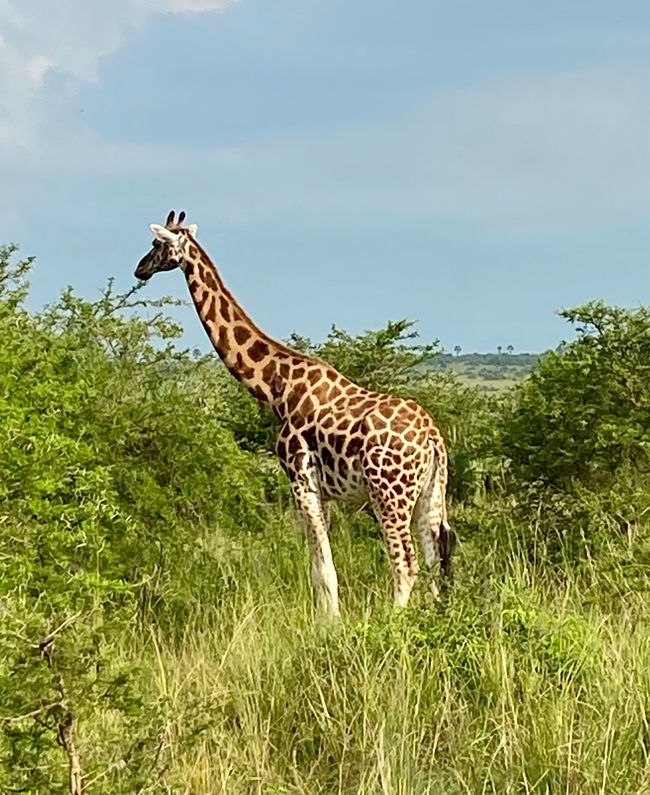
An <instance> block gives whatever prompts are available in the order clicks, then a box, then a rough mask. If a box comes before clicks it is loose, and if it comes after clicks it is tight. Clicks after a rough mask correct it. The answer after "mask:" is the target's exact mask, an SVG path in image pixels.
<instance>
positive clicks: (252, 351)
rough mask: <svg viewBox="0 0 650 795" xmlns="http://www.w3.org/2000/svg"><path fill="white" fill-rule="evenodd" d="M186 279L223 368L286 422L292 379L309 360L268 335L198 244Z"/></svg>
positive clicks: (191, 256)
mask: <svg viewBox="0 0 650 795" xmlns="http://www.w3.org/2000/svg"><path fill="white" fill-rule="evenodd" d="M185 278H186V280H187V284H188V287H189V290H190V295H191V296H192V300H193V301H194V306H195V307H196V311H197V312H198V315H199V317H200V319H201V322H202V323H203V327H204V328H205V330H206V332H207V335H208V337H209V338H210V341H211V342H212V345H213V346H214V348H215V350H216V351H217V353H218V354H219V356H220V357H221V359H222V360H223V362H224V364H225V365H226V367H227V368H228V370H230V372H231V373H232V374H233V376H234V377H235V378H236V379H237V380H238V381H241V382H242V383H243V384H244V385H245V386H246V387H247V388H248V389H249V390H250V392H252V393H253V395H254V396H255V397H256V398H258V400H260V401H261V402H263V403H268V404H269V405H270V406H271V407H272V408H273V409H274V411H275V412H276V414H278V415H280V416H283V414H284V411H283V408H284V403H285V401H286V396H287V393H288V392H289V391H290V389H291V385H290V384H289V383H288V378H289V374H290V373H291V372H292V370H294V369H295V367H296V366H297V365H299V364H300V362H301V361H304V362H305V363H309V362H313V361H314V360H313V359H311V358H310V357H307V356H304V355H302V354H300V353H298V352H297V351H293V350H291V349H290V348H287V347H285V346H284V345H282V344H281V343H279V342H277V341H276V340H273V339H272V338H271V337H269V336H267V335H266V334H264V332H263V331H261V330H260V329H259V328H258V327H257V326H256V325H255V323H253V321H252V320H251V319H250V317H249V316H248V315H247V314H246V312H245V311H244V310H243V309H242V307H241V306H240V304H239V303H238V302H237V301H236V300H235V298H234V297H233V296H232V294H231V293H230V291H229V290H228V289H227V288H226V286H225V285H224V283H223V280H222V279H221V276H220V275H219V272H218V271H217V269H216V267H215V265H214V264H213V262H212V261H211V260H210V258H209V257H208V255H207V254H206V253H205V251H203V249H201V248H200V247H199V245H198V244H197V243H195V242H192V244H191V245H190V257H189V261H188V262H187V264H186V267H185Z"/></svg>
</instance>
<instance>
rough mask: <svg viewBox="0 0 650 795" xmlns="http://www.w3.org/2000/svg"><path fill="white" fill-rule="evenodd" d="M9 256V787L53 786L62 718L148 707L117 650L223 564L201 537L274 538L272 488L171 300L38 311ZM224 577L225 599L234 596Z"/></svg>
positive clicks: (0, 438)
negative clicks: (193, 357) (168, 311)
mask: <svg viewBox="0 0 650 795" xmlns="http://www.w3.org/2000/svg"><path fill="white" fill-rule="evenodd" d="M14 251H15V249H13V248H11V247H6V248H5V249H3V250H2V251H1V252H0V288H1V290H2V291H1V292H0V337H1V339H2V344H1V345H0V370H1V371H2V373H3V379H2V383H1V385H0V445H1V446H2V449H3V456H2V457H1V458H0V549H2V553H1V554H0V600H1V601H0V609H1V610H2V614H3V621H2V622H1V624H0V627H1V629H0V643H1V644H2V647H3V648H4V649H5V650H7V653H6V654H5V655H4V658H3V663H2V666H1V667H0V704H2V707H1V708H0V714H1V715H2V716H3V717H4V718H5V719H6V720H8V721H9V726H10V727H11V728H10V730H9V731H8V732H6V733H5V739H4V744H0V748H1V749H2V754H3V756H4V757H5V758H9V759H12V760H13V761H12V763H11V766H12V769H13V771H14V772H13V776H12V779H11V785H12V786H14V787H15V786H18V785H19V783H20V782H21V781H24V782H25V784H26V783H27V782H29V786H30V787H35V788H38V787H42V788H43V789H44V791H47V792H55V791H58V788H60V786H61V785H60V784H57V783H56V782H57V780H59V781H61V780H62V779H61V778H60V775H61V770H60V767H61V766H60V764H56V762H54V761H53V760H54V759H56V758H58V757H59V755H60V753H61V752H60V750H59V749H58V748H57V744H56V737H57V727H59V726H61V725H63V724H64V723H65V721H66V719H67V716H68V715H73V716H74V720H75V721H76V722H77V723H80V722H83V721H84V720H85V719H86V718H87V716H89V715H91V714H93V713H96V712H97V710H99V711H106V710H108V711H111V712H114V711H116V710H117V712H118V713H120V714H121V715H122V717H121V718H120V720H121V721H127V722H128V718H129V714H130V712H132V710H133V709H136V708H137V704H138V698H136V697H135V696H133V695H132V693H131V691H132V685H133V682H134V681H137V666H133V664H132V663H129V668H130V669H131V670H130V672H129V675H128V676H125V672H124V670H123V666H122V665H121V664H119V663H118V662H116V660H115V654H114V649H113V648H112V647H113V645H114V643H115V640H116V638H119V637H120V636H121V635H122V634H123V633H124V631H125V630H126V628H127V627H131V626H133V623H134V621H137V620H142V619H143V618H144V617H145V616H146V615H147V614H148V612H149V611H150V610H151V609H152V607H153V606H154V605H155V607H156V610H157V614H158V616H159V618H160V620H161V621H164V620H165V615H167V616H168V619H167V620H168V621H170V622H171V621H173V622H177V621H179V620H180V618H181V616H182V613H183V612H184V611H187V610H188V609H190V608H189V604H190V602H191V597H190V595H189V594H188V584H189V582H191V578H192V576H193V572H196V571H204V570H205V569H206V567H207V568H209V567H210V565H211V556H210V552H209V549H206V548H205V547H204V546H202V544H201V541H200V539H201V538H202V535H203V532H202V528H203V527H207V526H217V525H220V526H222V527H223V528H233V529H234V528H246V529H247V530H248V531H255V530H261V529H262V528H264V527H265V525H266V521H265V515H264V510H263V508H262V507H261V505H262V503H263V498H264V491H265V488H266V487H268V488H269V489H270V490H273V489H274V488H277V487H276V486H275V481H276V480H277V476H276V473H275V471H274V470H273V469H272V468H269V467H268V466H267V465H265V463H264V462H263V461H261V460H258V459H257V458H254V457H252V456H251V455H250V454H247V453H245V452H243V451H242V450H241V449H240V448H239V447H238V446H237V445H236V443H235V440H234V438H233V435H232V432H231V431H230V430H229V429H228V428H227V426H226V425H224V424H222V423H220V422H219V421H218V417H219V414H220V412H221V408H222V405H221V395H220V394H219V392H218V391H217V392H215V393H210V392H208V391H207V390H206V389H205V385H204V384H203V383H202V382H201V381H199V380H198V379H197V378H196V375H195V373H196V371H197V370H198V371H201V370H202V369H205V370H209V367H210V365H209V364H208V362H205V361H197V362H192V361H190V359H189V357H188V356H186V355H184V354H180V353H177V352H176V351H175V349H174V347H173V344H172V343H173V340H174V338H175V337H177V336H178V333H179V329H178V327H176V326H175V325H174V324H172V323H170V322H169V321H168V320H167V319H166V318H165V317H164V315H163V314H162V311H161V310H162V308H163V307H164V306H166V305H167V304H169V303H170V302H169V301H168V300H166V299H163V300H162V301H158V302H147V301H144V300H142V299H140V298H139V296H138V293H137V288H136V289H134V290H131V291H129V292H127V293H125V294H119V293H116V292H115V291H114V288H113V285H112V284H111V283H109V285H108V287H107V288H106V290H105V291H104V292H103V294H102V296H101V298H100V299H99V301H97V302H94V303H90V302H87V301H84V300H82V299H80V298H78V297H76V296H75V295H74V294H73V293H72V291H71V290H66V291H65V292H64V293H63V295H62V297H61V299H60V301H59V302H58V303H57V304H55V305H53V306H51V307H48V308H47V309H46V310H45V311H44V312H43V313H42V314H41V315H30V314H29V313H27V312H26V311H25V310H24V308H23V304H22V302H23V300H24V298H25V296H26V293H27V289H26V286H27V285H26V282H25V277H26V275H27V272H28V270H29V266H30V264H31V263H30V261H22V262H19V263H18V264H16V265H14V264H13V263H12V255H13V254H14ZM134 308H138V309H142V310H145V311H151V310H153V314H151V315H150V316H149V317H147V318H141V317H137V316H134V315H133V314H132V310H133V309H134ZM125 312H130V314H129V315H128V316H127V315H126V314H125ZM190 367H191V372H192V375H191V377H190V375H189V371H190ZM208 380H209V379H208ZM179 526H182V527H183V528H184V532H183V533H179V531H178V529H179ZM185 528H187V529H185ZM199 583H200V580H199ZM211 583H212V594H211V595H212V596H213V598H218V594H219V588H221V590H222V591H223V589H224V587H225V584H223V585H220V584H219V579H218V578H212V580H211ZM215 587H216V589H217V590H216V592H215V590H214V589H215ZM200 595H201V593H200V586H199V588H198V589H197V590H193V597H194V598H199V596H200ZM57 628H59V631H56V630H57ZM52 633H54V636H53V637H52V640H51V641H50V642H48V643H45V639H47V638H48V636H50V635H51V634H52ZM17 680H19V681H20V682H21V687H20V688H19V689H17V688H16V687H15V685H14V683H15V682H16V681H17ZM152 710H153V711H152V713H151V714H150V715H149V719H150V721H152V722H153V723H147V721H143V723H142V724H141V725H140V727H139V729H138V731H136V732H135V733H131V736H130V737H129V738H128V744H127V745H129V746H130V744H132V743H135V746H134V747H136V748H139V749H140V750H139V751H138V754H139V755H140V756H143V757H146V755H147V754H148V753H153V751H152V748H153V747H155V743H156V742H157V741H158V740H157V734H156V731H155V730H153V729H152V725H154V724H155V722H156V720H157V718H156V714H157V711H158V707H157V705H153V706H152ZM20 715H28V716H33V717H32V719H31V720H29V719H28V720H26V721H25V722H23V721H20V720H18V717H19V716H20ZM0 719H1V718H0ZM140 730H141V731H142V732H144V734H138V732H140ZM147 738H148V739H147ZM152 744H153V745H152ZM124 753H131V752H130V751H128V749H127V750H124ZM90 759H91V760H92V755H90ZM36 760H40V761H39V763H38V764H37V762H36ZM91 764H92V762H91ZM133 764H134V769H135V767H137V765H135V758H134V762H133ZM40 771H42V775H41V772H40ZM0 781H2V779H0ZM0 788H2V789H5V787H0Z"/></svg>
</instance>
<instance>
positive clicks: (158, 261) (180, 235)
mask: <svg viewBox="0 0 650 795" xmlns="http://www.w3.org/2000/svg"><path fill="white" fill-rule="evenodd" d="M184 220H185V213H184V212H182V213H181V214H180V215H179V216H178V220H177V221H175V220H174V211H173V210H172V211H171V212H170V213H169V215H168V216H167V221H166V222H165V225H164V226H160V224H150V225H149V229H151V231H152V232H153V236H154V240H153V244H152V246H151V251H149V252H148V253H147V254H145V255H144V257H143V258H142V259H141V260H140V262H138V267H137V268H136V269H135V276H136V278H138V279H144V280H146V279H150V278H151V277H152V276H153V275H154V273H158V271H171V270H174V268H184V267H185V262H186V261H187V258H188V256H189V251H190V246H191V243H192V238H194V237H196V232H197V226H196V224H189V225H188V226H183V221H184Z"/></svg>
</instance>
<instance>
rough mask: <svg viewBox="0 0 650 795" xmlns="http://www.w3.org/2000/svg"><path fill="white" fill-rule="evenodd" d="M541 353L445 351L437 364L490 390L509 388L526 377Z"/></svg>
mask: <svg viewBox="0 0 650 795" xmlns="http://www.w3.org/2000/svg"><path fill="white" fill-rule="evenodd" d="M540 355H541V354H539V353H507V352H501V353H460V354H458V355H456V354H455V353H441V354H439V355H438V356H436V358H435V359H434V360H433V362H432V366H433V367H437V368H439V369H441V370H448V371H451V372H454V373H455V374H456V375H458V376H459V377H460V378H461V379H462V380H463V381H467V382H468V383H472V384H476V385H480V386H482V387H485V388H486V389H489V390H490V391H499V390H502V389H507V388H508V387H510V386H513V385H514V384H517V383H519V382H520V381H523V380H524V378H526V376H527V375H528V373H529V372H530V371H531V368H532V367H533V365H534V364H535V362H536V361H537V360H538V359H539V357H540Z"/></svg>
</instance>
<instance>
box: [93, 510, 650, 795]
mask: <svg viewBox="0 0 650 795" xmlns="http://www.w3.org/2000/svg"><path fill="white" fill-rule="evenodd" d="M337 518H338V521H337V525H338V530H337V531H336V532H335V533H334V534H333V541H334V549H335V556H336V562H337V564H338V568H339V573H340V579H341V582H342V601H343V617H342V620H341V621H340V622H339V623H337V624H334V625H332V624H325V623H323V621H322V620H319V618H318V617H317V616H316V615H315V613H314V611H313V609H312V606H311V605H312V599H311V592H310V586H309V582H308V574H307V573H308V568H309V567H308V560H307V556H306V552H305V548H304V544H303V542H302V539H301V537H300V535H299V532H298V530H297V528H296V526H295V525H294V524H293V523H292V522H291V520H290V519H289V518H288V517H285V518H284V520H283V521H282V522H278V523H277V524H276V525H275V526H271V527H270V528H269V532H268V534H267V535H265V536H260V535H250V536H249V535H242V536H239V537H237V538H228V539H227V540H225V542H224V539H223V538H222V539H221V542H220V543H219V544H216V543H215V542H214V540H211V539H214V538H218V533H215V534H210V533H207V532H206V537H205V539H204V540H203V543H205V544H206V547H207V546H208V545H209V544H212V548H211V552H210V560H211V563H210V564H209V565H206V569H205V578H204V580H203V583H202V585H201V593H202V598H201V600H200V601H197V602H196V603H195V604H194V605H193V607H192V611H191V613H190V614H189V615H188V616H187V618H186V620H185V624H184V629H183V631H182V632H181V633H176V634H175V635H174V634H173V633H170V632H169V631H168V629H166V628H165V626H164V623H165V622H164V620H163V621H162V623H160V624H158V625H155V624H151V625H150V626H149V630H148V631H140V632H138V633H135V632H134V633H133V636H132V637H130V638H125V641H124V647H123V649H122V654H123V655H124V658H125V659H126V660H133V661H136V660H139V661H141V663H142V672H143V673H142V682H141V687H142V693H143V697H144V698H145V699H146V700H147V701H148V702H149V704H151V703H153V702H155V703H156V704H157V705H158V708H159V710H160V714H161V715H162V716H163V718H162V722H161V723H160V725H162V726H163V730H162V731H161V732H160V741H159V746H158V754H157V758H156V759H155V760H152V773H151V775H150V776H149V778H148V783H147V785H146V786H144V787H143V789H142V790H141V791H143V792H144V791H149V792H160V793H163V792H168V793H188V794H189V793H197V794H198V793H205V794H206V795H207V793H228V794H229V795H233V794H234V795H237V794H238V793H260V794H261V793H264V794H265V795H271V794H274V795H275V794H276V793H277V794H279V793H287V794H288V793H292V794H293V793H295V794H296V795H298V793H301V794H304V795H307V794H308V795H314V794H315V793H328V794H329V793H341V795H343V794H345V795H347V794H348V793H350V794H351V793H358V794H359V795H379V793H382V794H384V793H386V795H388V793H390V795H394V794H395V793H397V794H399V795H420V793H432V794H434V793H445V794H447V793H449V794H450V795H452V794H454V793H459V794H460V793H472V794H473V793H594V794H595V793H607V794H608V795H610V794H612V793H620V794H621V795H631V794H632V793H644V792H650V756H649V751H648V747H649V743H650V726H649V724H648V719H647V715H646V707H647V705H648V703H649V698H650V630H649V618H650V614H649V611H648V609H647V606H646V601H645V598H644V596H643V595H642V594H641V593H640V592H638V591H637V592H636V593H626V592H624V591H620V590H619V591H617V590H616V588H615V587H611V588H610V589H609V591H608V593H607V594H603V593H601V594H598V593H595V592H594V587H593V581H594V578H593V577H592V576H591V574H593V572H592V573H590V571H589V568H590V566H593V565H595V564H594V562H593V561H586V562H585V565H584V566H573V567H569V566H560V567H556V568H555V569H554V570H551V569H549V568H548V567H546V568H544V567H540V566H538V565H537V564H535V563H531V561H530V559H529V557H528V556H525V555H524V554H523V552H522V550H521V549H520V548H519V547H518V546H517V543H516V541H515V537H516V534H515V530H516V528H515V527H514V525H513V524H512V521H511V520H510V519H509V518H508V517H507V516H505V515H502V516H498V517H497V518H496V519H494V521H495V522H499V523H500V524H501V528H500V529H501V532H500V534H499V537H500V538H501V539H507V538H510V539H511V540H512V543H510V544H508V543H503V541H502V543H501V544H500V545H497V544H496V543H493V544H492V545H490V544H489V543H486V539H485V537H482V538H480V540H479V539H478V537H477V538H476V539H475V540H472V539H471V538H470V540H469V541H467V542H465V543H464V544H463V546H462V547H461V550H460V553H459V558H458V562H457V566H456V571H457V574H456V580H455V582H454V585H453V587H452V588H451V589H450V591H449V592H448V593H447V595H446V597H445V600H444V601H443V602H441V603H439V604H436V603H433V602H432V601H430V599H429V597H428V594H427V590H428V589H427V588H426V587H425V585H424V583H421V584H420V587H419V588H418V590H417V592H416V594H415V599H414V602H413V606H412V607H410V608H409V609H407V610H405V611H403V612H400V613H394V612H393V611H392V609H391V608H390V604H389V599H388V591H389V587H388V586H389V575H388V568H387V566H386V564H385V562H384V561H383V559H382V552H381V548H380V545H379V542H378V541H377V540H376V539H373V538H371V537H369V535H368V533H367V532H365V530H366V522H365V521H364V520H363V519H361V520H359V519H357V520H352V521H347V520H345V519H343V518H342V517H340V516H339V517H337ZM614 559H615V558H614V557H612V560H614ZM602 565H604V566H606V567H607V566H609V565H611V562H610V563H609V564H605V563H603V564H602ZM614 579H615V578H614ZM621 582H623V579H622V578H621ZM224 583H227V584H228V588H227V592H224ZM210 589H212V590H213V593H214V598H210ZM163 613H164V611H163ZM96 717H97V716H96ZM107 732H108V733H110V734H111V735H112V736H115V734H116V727H115V726H114V725H111V716H110V715H104V716H103V717H102V718H101V719H100V720H95V721H93V722H91V723H89V724H87V725H85V726H84V727H83V732H82V734H83V736H84V744H85V751H86V752H87V754H88V756H89V757H92V748H93V746H94V745H96V744H99V745H102V744H103V742H104V741H105V740H104V739H103V738H105V736H106V733H107ZM117 734H119V732H117ZM120 775H121V773H120V770H119V769H116V770H113V771H111V772H110V773H109V775H107V776H106V777H105V779H106V780H105V784H104V788H103V789H101V788H100V789H99V790H98V791H102V792H121V791H123V790H121V789H120Z"/></svg>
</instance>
